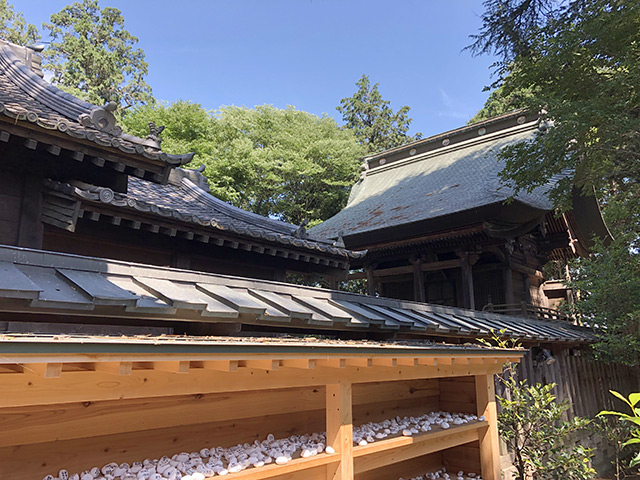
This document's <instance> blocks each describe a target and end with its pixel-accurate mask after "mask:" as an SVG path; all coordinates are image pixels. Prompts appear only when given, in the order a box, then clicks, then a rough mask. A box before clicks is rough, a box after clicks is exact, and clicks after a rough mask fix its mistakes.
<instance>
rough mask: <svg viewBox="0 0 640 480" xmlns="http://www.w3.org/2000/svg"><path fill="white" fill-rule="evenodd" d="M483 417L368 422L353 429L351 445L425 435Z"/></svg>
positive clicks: (441, 415) (438, 414) (454, 415)
mask: <svg viewBox="0 0 640 480" xmlns="http://www.w3.org/2000/svg"><path fill="white" fill-rule="evenodd" d="M483 420H484V417H478V416H476V415H470V414H466V413H449V412H431V413H425V414H424V415H420V416H419V417H402V418H401V417H396V418H392V419H391V420H383V421H382V422H369V423H365V424H364V425H361V426H359V427H354V429H353V443H354V444H356V445H361V446H364V445H367V444H369V443H372V442H375V441H377V440H382V439H384V438H387V437H389V436H397V435H404V436H405V437H410V436H412V435H415V434H418V433H426V432H428V431H430V430H432V429H433V428H440V429H447V428H450V427H451V425H463V424H465V423H469V422H473V421H483Z"/></svg>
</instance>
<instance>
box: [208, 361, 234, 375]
mask: <svg viewBox="0 0 640 480" xmlns="http://www.w3.org/2000/svg"><path fill="white" fill-rule="evenodd" d="M202 368H204V369H205V370H217V371H219V372H235V371H236V370H238V360H209V361H203V362H202Z"/></svg>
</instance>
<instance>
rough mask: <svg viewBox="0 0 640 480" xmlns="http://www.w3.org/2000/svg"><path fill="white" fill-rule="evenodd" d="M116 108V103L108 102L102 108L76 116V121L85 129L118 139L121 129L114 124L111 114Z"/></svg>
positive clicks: (114, 119)
mask: <svg viewBox="0 0 640 480" xmlns="http://www.w3.org/2000/svg"><path fill="white" fill-rule="evenodd" d="M116 108H117V104H116V102H108V103H107V104H105V105H104V106H103V107H95V108H94V109H92V110H91V112H90V113H88V114H87V113H82V114H80V115H78V121H79V122H80V123H81V124H82V125H84V126H85V127H88V128H95V129H96V130H99V131H101V132H104V133H108V134H110V135H113V136H115V137H119V136H120V135H121V134H122V128H121V127H120V126H119V125H117V124H116V117H115V115H114V114H113V112H114V111H115V110H116Z"/></svg>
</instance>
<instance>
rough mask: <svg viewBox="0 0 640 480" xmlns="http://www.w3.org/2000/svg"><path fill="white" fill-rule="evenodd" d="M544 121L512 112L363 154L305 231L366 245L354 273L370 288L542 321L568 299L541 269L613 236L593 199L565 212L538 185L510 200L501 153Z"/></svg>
mask: <svg viewBox="0 0 640 480" xmlns="http://www.w3.org/2000/svg"><path fill="white" fill-rule="evenodd" d="M544 128H546V126H544V125H543V126H540V125H539V122H538V120H537V119H536V118H533V117H531V116H530V115H528V114H527V113H526V112H524V111H516V112H513V113H510V114H506V115H502V116H499V117H495V118H492V119H490V120H486V121H483V122H479V123H476V124H473V125H468V126H466V127H462V128H459V129H457V130H452V131H450V132H445V133H442V134H439V135H435V136H433V137H430V138H426V139H424V140H419V141H417V142H413V143H410V144H407V145H404V146H402V147H397V148H394V149H391V150H388V151H385V152H382V153H380V154H377V155H374V156H371V157H367V158H365V160H364V165H363V172H362V175H361V177H360V180H359V181H358V182H357V183H356V185H355V186H354V187H353V189H352V191H351V196H350V198H349V202H348V204H347V206H346V207H345V208H344V209H343V210H342V211H341V212H339V213H338V214H337V215H335V216H334V217H332V218H330V219H328V220H327V221H325V222H324V223H322V224H320V225H318V226H317V227H314V228H313V229H311V230H310V233H311V234H313V235H316V236H321V237H327V238H342V239H343V240H344V243H345V245H346V246H347V247H348V248H351V249H358V250H365V249H366V250H368V253H367V255H366V256H365V257H361V258H359V259H358V260H356V261H355V262H353V263H352V267H353V268H357V267H360V268H363V271H362V272H361V273H355V274H353V275H351V278H366V279H367V285H368V291H369V294H370V295H375V294H380V295H382V296H385V297H392V298H402V299H414V300H417V301H426V302H429V303H437V304H441V305H450V306H459V307H466V308H471V309H482V308H483V307H487V306H489V307H490V308H494V309H496V311H497V310H498V309H502V311H511V312H512V311H513V309H515V312H517V313H523V314H526V313H527V311H526V309H525V311H521V305H522V304H523V303H524V304H525V305H531V306H535V307H537V313H540V314H541V316H549V314H551V311H550V310H546V311H545V309H546V308H547V307H554V306H555V305H556V304H557V303H558V301H559V300H565V301H566V300H570V296H568V295H569V292H567V291H566V288H565V287H564V286H563V285H562V283H561V282H554V283H549V284H545V280H547V279H546V278H545V277H544V275H543V274H542V273H541V271H542V266H543V265H544V264H545V263H547V261H549V260H560V259H566V258H571V257H573V256H575V255H585V254H586V253H587V252H588V250H589V246H590V244H591V238H592V236H593V235H598V236H600V237H601V238H607V237H608V236H609V233H608V231H607V228H606V226H605V225H604V222H603V220H602V216H601V214H600V210H599V208H598V204H597V202H596V200H595V198H594V197H589V196H581V195H578V194H576V195H574V198H573V210H571V211H569V212H567V213H564V214H562V215H558V214H557V213H556V212H555V211H554V209H553V206H552V203H551V201H550V199H549V198H548V196H547V194H546V188H537V189H535V190H533V191H532V192H520V193H518V194H517V195H515V197H513V199H512V201H510V202H507V200H508V199H510V198H511V197H512V195H513V192H512V190H510V189H509V188H508V187H507V186H505V185H503V184H501V183H500V180H499V172H500V170H501V169H502V163H501V162H500V161H499V160H498V157H497V154H498V152H499V151H500V149H501V148H504V147H505V146H507V145H511V144H513V143H516V142H521V141H526V140H527V139H529V138H532V137H533V135H536V134H543V133H542V132H541V129H542V130H544ZM556 280H558V279H556ZM559 280H564V277H562V278H559Z"/></svg>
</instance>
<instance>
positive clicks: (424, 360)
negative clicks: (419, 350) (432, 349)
mask: <svg viewBox="0 0 640 480" xmlns="http://www.w3.org/2000/svg"><path fill="white" fill-rule="evenodd" d="M416 360H417V362H418V365H437V363H436V359H435V358H433V357H420V358H416Z"/></svg>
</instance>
